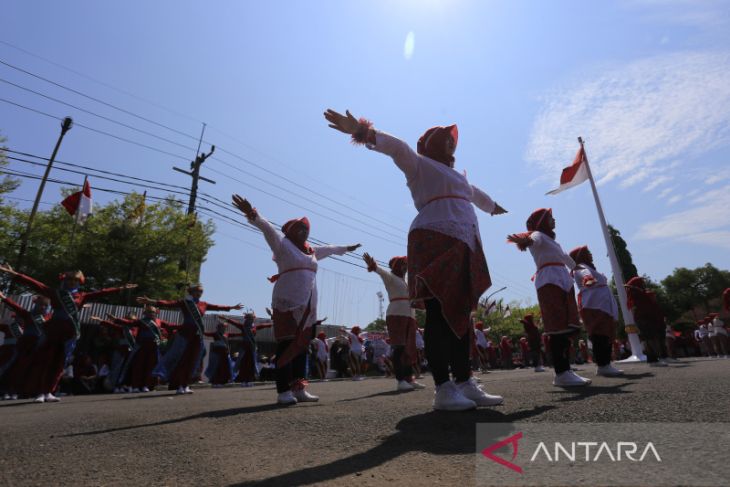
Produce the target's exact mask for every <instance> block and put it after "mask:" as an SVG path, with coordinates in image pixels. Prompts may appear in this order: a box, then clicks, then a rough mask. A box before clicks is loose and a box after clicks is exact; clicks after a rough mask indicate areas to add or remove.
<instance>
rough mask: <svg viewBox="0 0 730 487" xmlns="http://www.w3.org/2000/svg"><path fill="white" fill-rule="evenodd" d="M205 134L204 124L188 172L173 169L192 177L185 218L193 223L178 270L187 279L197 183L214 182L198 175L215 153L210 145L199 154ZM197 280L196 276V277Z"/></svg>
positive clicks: (194, 221)
mask: <svg viewBox="0 0 730 487" xmlns="http://www.w3.org/2000/svg"><path fill="white" fill-rule="evenodd" d="M204 133H205V124H203V130H202V131H201V132H200V140H199V141H198V150H197V156H196V157H195V160H194V161H192V162H191V163H190V171H186V170H185V169H180V168H179V167H173V169H174V170H175V171H177V172H181V173H183V174H187V175H188V176H190V177H192V178H193V180H192V184H191V186H190V200H189V202H188V211H187V213H186V214H187V216H188V217H191V216H192V219H193V223H192V224H190V225H189V229H188V244H187V248H186V250H185V258H184V259H181V260H180V270H185V278H186V280H187V279H188V277H189V275H190V234H191V232H192V229H193V228H194V227H195V223H196V222H197V216H196V214H195V201H196V200H197V198H198V181H199V180H200V179H202V180H203V181H206V182H208V183H211V184H215V181H213V180H212V179H208V178H206V177H203V176H201V175H200V167H201V166H202V165H203V163H204V162H205V161H206V160H207V159H208V158H209V157H210V156H211V155H213V152H215V145H212V146H211V147H210V152H208V153H207V154H205V153H203V152H200V145H201V144H202V143H203V134H204ZM196 279H197V276H196Z"/></svg>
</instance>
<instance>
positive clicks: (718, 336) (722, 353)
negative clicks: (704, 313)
mask: <svg viewBox="0 0 730 487" xmlns="http://www.w3.org/2000/svg"><path fill="white" fill-rule="evenodd" d="M708 318H709V320H710V321H709V323H708V324H707V326H708V327H710V326H711V327H712V331H713V332H714V333H715V335H714V337H712V341H713V345H714V346H715V352H717V356H718V357H722V358H728V353H729V352H730V350H729V349H728V336H727V330H726V329H725V323H724V322H723V321H722V320H721V319H720V314H719V313H710V314H709V315H708Z"/></svg>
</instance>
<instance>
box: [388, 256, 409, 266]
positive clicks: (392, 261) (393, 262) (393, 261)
mask: <svg viewBox="0 0 730 487" xmlns="http://www.w3.org/2000/svg"><path fill="white" fill-rule="evenodd" d="M401 261H402V262H404V263H406V264H408V257H406V256H405V255H401V256H399V257H393V258H392V259H390V260H389V261H388V266H389V267H390V269H391V270H393V269H394V268H395V266H396V265H398V263H399V262H401Z"/></svg>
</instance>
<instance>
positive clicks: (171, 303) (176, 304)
mask: <svg viewBox="0 0 730 487" xmlns="http://www.w3.org/2000/svg"><path fill="white" fill-rule="evenodd" d="M137 302H138V303H139V304H150V305H152V306H156V307H158V308H168V309H182V308H183V302H182V301H180V300H177V299H176V300H170V299H152V298H148V297H147V296H139V297H138V298H137Z"/></svg>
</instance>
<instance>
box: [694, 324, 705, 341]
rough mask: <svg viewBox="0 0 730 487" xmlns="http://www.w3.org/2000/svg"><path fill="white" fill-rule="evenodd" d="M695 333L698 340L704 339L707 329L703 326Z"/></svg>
mask: <svg viewBox="0 0 730 487" xmlns="http://www.w3.org/2000/svg"><path fill="white" fill-rule="evenodd" d="M695 333H696V334H697V335H699V337H700V338H705V337H706V336H707V327H706V326H705V325H700V328H699V329H698V330H697V331H696V332H695ZM695 336H696V335H695Z"/></svg>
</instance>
